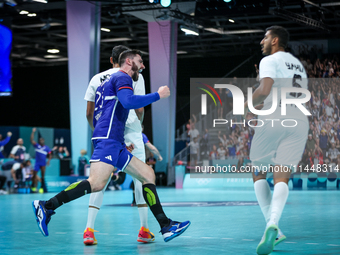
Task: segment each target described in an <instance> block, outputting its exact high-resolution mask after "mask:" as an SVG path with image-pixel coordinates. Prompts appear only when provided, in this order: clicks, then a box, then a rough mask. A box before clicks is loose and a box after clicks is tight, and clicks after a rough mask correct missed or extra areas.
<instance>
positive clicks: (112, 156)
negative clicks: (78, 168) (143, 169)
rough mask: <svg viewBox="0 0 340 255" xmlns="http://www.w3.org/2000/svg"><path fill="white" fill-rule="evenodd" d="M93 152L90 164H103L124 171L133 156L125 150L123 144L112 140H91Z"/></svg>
mask: <svg viewBox="0 0 340 255" xmlns="http://www.w3.org/2000/svg"><path fill="white" fill-rule="evenodd" d="M92 142H93V147H94V151H93V154H92V157H91V159H90V162H91V163H94V162H98V161H100V162H104V163H107V164H110V165H112V166H114V167H117V168H118V169H119V170H122V171H124V169H125V167H126V166H127V165H128V164H129V163H130V161H131V159H132V157H133V155H132V154H131V153H130V152H129V151H128V150H127V149H126V145H125V143H120V142H117V141H115V140H112V139H105V140H102V139H96V140H92Z"/></svg>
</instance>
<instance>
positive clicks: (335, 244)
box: [327, 244, 340, 246]
mask: <svg viewBox="0 0 340 255" xmlns="http://www.w3.org/2000/svg"><path fill="white" fill-rule="evenodd" d="M327 245H328V246H340V245H338V244H327Z"/></svg>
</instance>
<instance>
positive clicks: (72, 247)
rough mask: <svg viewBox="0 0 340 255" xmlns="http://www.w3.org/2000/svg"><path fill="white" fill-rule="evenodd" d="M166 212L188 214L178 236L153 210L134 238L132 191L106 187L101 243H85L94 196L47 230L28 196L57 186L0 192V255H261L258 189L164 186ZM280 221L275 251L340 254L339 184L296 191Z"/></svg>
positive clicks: (59, 214)
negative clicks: (146, 234) (145, 235)
mask: <svg viewBox="0 0 340 255" xmlns="http://www.w3.org/2000/svg"><path fill="white" fill-rule="evenodd" d="M158 192H159V196H160V199H161V201H162V203H163V206H164V211H165V213H166V214H167V216H168V217H170V218H171V219H173V220H177V221H184V220H190V221H191V226H190V227H189V228H188V229H187V231H186V232H184V233H183V234H182V235H181V236H180V237H178V238H175V239H173V240H172V241H170V242H168V243H165V242H164V241H163V238H162V236H161V234H160V233H159V226H158V223H157V222H156V220H155V219H154V217H153V215H152V213H151V211H149V227H150V230H151V231H152V232H153V233H154V234H155V236H156V240H155V242H154V243H149V244H141V243H138V242H137V235H138V231H139V228H140V223H139V216H138V210H137V208H136V207H131V205H130V203H131V200H132V191H131V190H123V191H107V192H106V193H105V196H104V201H103V206H102V209H101V210H100V211H99V213H98V217H97V220H96V224H95V229H96V230H98V231H99V232H97V233H95V236H96V238H97V240H98V245H96V246H84V244H83V240H82V237H83V231H84V229H85V225H86V220H87V206H88V201H89V196H85V197H82V198H80V199H78V200H76V201H73V202H71V203H69V204H66V205H63V206H62V207H60V208H58V209H57V211H56V214H55V215H53V216H52V219H51V222H50V224H49V234H50V235H49V236H48V237H43V235H42V234H41V233H40V231H39V229H38V227H37V224H36V220H35V217H34V215H33V210H32V205H31V202H32V201H33V200H35V199H41V200H47V199H49V198H50V197H51V196H52V195H54V193H48V194H14V195H1V196H0V240H1V242H0V254H1V255H5V254H10V255H13V254H28V255H31V254H32V255H39V254H64V255H67V254H72V255H76V254H175V255H182V254H195V255H200V254H214V255H216V254H256V247H257V244H258V243H259V241H260V239H261V237H262V234H263V231H264V228H265V222H264V218H263V216H262V213H261V210H260V208H259V207H258V205H257V202H256V197H255V194H254V191H253V189H244V188H243V189H240V188H235V189H177V190H176V189H174V188H159V189H158ZM280 228H281V230H282V231H283V233H284V234H285V235H286V236H287V239H286V241H284V242H282V243H281V244H279V245H278V246H276V248H275V250H274V252H273V253H272V254H340V238H339V235H340V232H339V228H340V191H338V190H291V191H290V194H289V198H288V201H287V205H286V207H285V209H284V211H283V215H282V218H281V221H280Z"/></svg>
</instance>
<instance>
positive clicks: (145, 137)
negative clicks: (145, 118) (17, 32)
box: [142, 133, 150, 144]
mask: <svg viewBox="0 0 340 255" xmlns="http://www.w3.org/2000/svg"><path fill="white" fill-rule="evenodd" d="M142 135H143V143H144V144H146V143H149V142H150V141H149V138H148V137H147V136H146V135H145V134H144V133H142Z"/></svg>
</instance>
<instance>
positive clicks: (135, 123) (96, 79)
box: [84, 68, 145, 134]
mask: <svg viewBox="0 0 340 255" xmlns="http://www.w3.org/2000/svg"><path fill="white" fill-rule="evenodd" d="M118 71H119V68H111V69H108V70H106V71H104V72H101V73H98V74H96V75H95V76H93V77H92V79H91V81H90V83H89V86H88V88H87V90H86V94H85V97H84V99H85V100H86V101H90V102H94V101H95V98H96V90H97V88H98V87H99V86H100V84H101V83H102V82H103V81H104V80H105V79H107V78H108V77H110V76H111V74H113V73H116V72H118ZM132 86H133V93H134V95H145V83H144V78H143V75H142V74H139V78H138V81H137V82H133V84H132ZM127 132H142V125H141V123H140V120H139V119H138V117H137V114H136V112H135V110H130V112H129V115H128V119H127V120H126V125H125V134H126V133H127Z"/></svg>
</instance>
